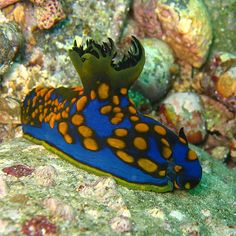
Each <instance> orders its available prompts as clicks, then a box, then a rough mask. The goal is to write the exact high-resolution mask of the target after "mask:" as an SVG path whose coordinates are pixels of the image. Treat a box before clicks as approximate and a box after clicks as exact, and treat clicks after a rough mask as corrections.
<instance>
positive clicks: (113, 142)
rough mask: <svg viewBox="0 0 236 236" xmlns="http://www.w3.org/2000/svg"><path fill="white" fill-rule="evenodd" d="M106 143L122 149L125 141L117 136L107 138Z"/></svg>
mask: <svg viewBox="0 0 236 236" xmlns="http://www.w3.org/2000/svg"><path fill="white" fill-rule="evenodd" d="M107 143H108V144H109V145H110V146H111V147H114V148H117V149H122V148H124V147H125V142H124V141H122V140H120V139H118V138H108V139H107Z"/></svg>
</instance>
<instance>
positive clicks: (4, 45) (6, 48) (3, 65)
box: [0, 22, 24, 75]
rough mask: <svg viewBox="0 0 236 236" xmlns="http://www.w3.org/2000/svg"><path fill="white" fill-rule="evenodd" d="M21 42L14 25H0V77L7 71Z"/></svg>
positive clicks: (9, 23) (19, 33)
mask: <svg viewBox="0 0 236 236" xmlns="http://www.w3.org/2000/svg"><path fill="white" fill-rule="evenodd" d="M23 42H24V39H23V35H22V33H21V31H20V29H19V27H18V26H17V25H16V24H15V23H12V22H4V23H0V75H3V74H4V73H5V72H6V71H7V70H8V68H9V66H10V64H11V63H12V61H13V60H14V59H15V57H16V56H17V53H18V52H19V51H20V49H21V48H22V46H23Z"/></svg>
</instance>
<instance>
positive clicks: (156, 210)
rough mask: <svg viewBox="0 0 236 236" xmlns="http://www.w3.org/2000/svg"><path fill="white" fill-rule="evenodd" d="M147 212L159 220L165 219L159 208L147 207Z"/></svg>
mask: <svg viewBox="0 0 236 236" xmlns="http://www.w3.org/2000/svg"><path fill="white" fill-rule="evenodd" d="M148 213H149V214H150V215H151V216H152V217H155V218H159V219H161V220H164V219H165V213H164V212H163V211H162V210H160V209H159V208H153V209H149V210H148Z"/></svg>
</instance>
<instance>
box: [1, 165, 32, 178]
mask: <svg viewBox="0 0 236 236" xmlns="http://www.w3.org/2000/svg"><path fill="white" fill-rule="evenodd" d="M2 171H3V172H4V173H6V174H8V175H12V176H15V177H17V178H20V177H22V176H28V175H31V174H32V173H33V171H34V168H31V167H29V166H26V165H21V164H19V165H14V166H10V167H5V168H3V169H2Z"/></svg>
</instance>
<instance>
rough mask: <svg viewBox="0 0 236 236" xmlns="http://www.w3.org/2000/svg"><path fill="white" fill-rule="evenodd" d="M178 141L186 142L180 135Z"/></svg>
mask: <svg viewBox="0 0 236 236" xmlns="http://www.w3.org/2000/svg"><path fill="white" fill-rule="evenodd" d="M179 141H180V142H181V143H183V144H186V143H187V142H186V140H185V139H184V138H182V137H179Z"/></svg>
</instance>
